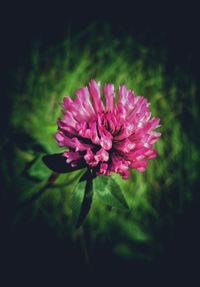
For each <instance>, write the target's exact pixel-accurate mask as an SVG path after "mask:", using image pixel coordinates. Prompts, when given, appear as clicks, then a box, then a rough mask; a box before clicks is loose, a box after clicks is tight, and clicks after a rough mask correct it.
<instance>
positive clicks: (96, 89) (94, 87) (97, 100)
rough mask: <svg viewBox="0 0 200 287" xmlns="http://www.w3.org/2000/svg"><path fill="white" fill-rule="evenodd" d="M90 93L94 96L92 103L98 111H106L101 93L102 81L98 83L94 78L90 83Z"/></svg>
mask: <svg viewBox="0 0 200 287" xmlns="http://www.w3.org/2000/svg"><path fill="white" fill-rule="evenodd" d="M89 88H90V95H91V98H92V104H93V107H94V110H95V112H96V113H101V112H103V111H104V105H103V102H102V100H101V94H100V83H99V84H97V83H96V82H95V81H94V80H91V81H90V83H89Z"/></svg>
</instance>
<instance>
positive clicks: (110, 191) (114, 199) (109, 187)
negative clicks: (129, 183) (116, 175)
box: [94, 175, 128, 209]
mask: <svg viewBox="0 0 200 287" xmlns="http://www.w3.org/2000/svg"><path fill="white" fill-rule="evenodd" d="M94 192H95V193H96V195H97V196H98V198H99V199H100V200H101V201H102V202H104V203H105V204H108V205H111V206H113V207H115V208H118V209H127V208H128V204H127V202H126V200H125V198H124V195H123V193H122V191H121V188H120V186H119V184H118V183H117V182H116V181H115V180H114V179H113V178H111V177H107V176H105V175H101V176H98V177H96V178H95V180H94Z"/></svg>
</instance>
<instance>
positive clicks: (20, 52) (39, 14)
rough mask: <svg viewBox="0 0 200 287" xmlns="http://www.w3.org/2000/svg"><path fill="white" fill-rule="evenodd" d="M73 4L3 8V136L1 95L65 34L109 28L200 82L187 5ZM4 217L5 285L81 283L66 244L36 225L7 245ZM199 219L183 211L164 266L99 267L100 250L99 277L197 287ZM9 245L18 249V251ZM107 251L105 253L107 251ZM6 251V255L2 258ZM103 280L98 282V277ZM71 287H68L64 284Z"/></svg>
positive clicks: (193, 11)
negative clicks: (38, 46)
mask: <svg viewBox="0 0 200 287" xmlns="http://www.w3.org/2000/svg"><path fill="white" fill-rule="evenodd" d="M72 2H73V1H70V2H67V1H66V3H65V5H63V6H61V5H60V4H59V3H54V4H50V3H48V4H47V3H46V4H44V3H43V4H41V3H40V4H36V3H33V2H32V3H31V2H27V3H26V4H25V3H23V4H19V3H15V4H14V3H8V4H7V5H4V7H3V9H1V13H2V17H1V21H2V23H1V29H2V32H1V50H2V51H1V72H2V75H1V80H2V84H1V89H2V96H3V101H2V99H1V113H0V119H1V135H3V132H4V130H5V129H6V127H7V118H8V117H9V105H10V102H9V97H6V92H5V91H6V90H7V89H8V88H9V85H11V83H12V77H11V74H12V71H14V69H15V68H16V66H17V65H19V64H21V63H23V61H25V59H26V56H28V54H29V52H30V49H31V48H32V45H33V43H34V42H35V41H40V42H41V43H42V45H43V47H44V48H45V47H48V46H49V45H54V44H55V45H56V43H58V42H59V41H60V40H61V39H63V37H64V35H65V33H66V32H67V30H68V28H69V27H70V29H71V30H72V31H74V33H79V32H81V31H83V30H84V29H85V28H86V27H87V26H88V25H90V24H91V23H92V22H95V23H96V24H97V33H98V29H101V26H102V25H105V23H108V24H110V25H111V28H112V31H113V33H114V34H116V35H118V36H119V37H120V36H121V35H124V34H126V33H128V34H130V35H132V36H133V37H134V38H135V39H137V40H138V41H139V42H141V43H144V44H145V45H148V46H149V47H152V49H155V50H158V51H159V49H161V48H162V47H165V48H166V49H167V51H168V55H167V57H168V68H169V70H170V69H172V70H173V68H174V66H175V65H179V66H180V67H181V69H183V70H185V71H186V72H187V73H188V74H190V75H192V76H193V77H194V79H196V80H197V81H198V80H199V64H200V61H199V59H200V57H199V50H200V49H199V48H200V45H199V41H198V40H199V24H200V23H199V22H200V21H199V18H198V9H197V7H196V6H194V5H193V4H192V3H191V2H190V3H187V4H184V3H182V2H181V3H180V4H178V3H177V4H174V3H173V4H169V3H168V2H167V1H166V3H165V2H163V3H160V4H159V5H158V4H154V5H153V4H152V3H149V4H148V5H147V4H145V3H141V4H138V3H137V4H136V3H134V2H133V3H132V4H130V3H127V2H125V1H119V2H118V3H110V4H109V5H108V3H109V2H108V1H107V3H106V2H97V1H96V2H94V1H93V2H92V3H87V4H86V3H83V2H84V1H83V2H82V3H78V2H76V1H74V2H73V3H72ZM2 210H3V209H2ZM3 216H5V214H4V213H3V214H2V216H1V221H2V227H1V231H0V234H1V235H0V236H1V239H2V238H3V239H2V243H1V252H2V254H3V256H2V257H1V258H3V260H1V261H2V264H3V265H4V267H5V269H3V270H5V271H3V274H4V275H6V276H5V277H6V281H7V283H8V282H9V280H10V279H12V277H13V278H15V280H16V282H18V281H21V280H23V281H26V282H27V284H28V285H27V286H29V282H31V281H35V282H37V281H38V280H39V278H42V279H43V282H44V283H47V282H48V281H49V282H51V280H53V279H52V278H54V279H55V282H58V281H60V280H62V279H64V280H68V279H69V278H70V279H71V277H73V274H74V273H75V271H76V272H77V273H78V274H80V275H77V276H75V277H74V278H77V277H78V276H80V277H81V278H84V275H83V273H84V272H83V271H85V270H83V269H82V262H81V261H80V262H77V261H75V259H74V260H73V254H74V253H73V252H77V251H76V250H67V249H66V244H65V243H64V242H63V244H60V245H59V246H58V245H57V244H58V242H56V241H55V242H54V238H53V235H52V234H49V231H48V230H45V229H44V226H42V224H41V223H39V222H38V225H37V227H30V226H26V227H25V228H26V230H29V229H30V230H29V237H28V238H26V240H27V241H26V242H27V244H24V240H22V237H23V230H22V231H20V234H15V235H14V236H15V237H14V238H12V240H10V238H9V236H7V235H4V236H2V234H3V233H4V232H5V229H6V227H5V226H6V224H5V222H6V220H5V218H3ZM198 219H199V209H198V205H197V206H196V207H195V206H194V207H193V208H192V209H190V210H188V211H186V213H185V216H184V218H181V221H180V222H177V229H176V230H175V231H174V237H173V238H172V239H171V241H170V242H169V246H168V249H166V255H165V256H164V257H163V258H158V262H155V264H154V265H152V267H151V268H149V267H148V268H147V267H145V266H126V265H123V264H122V263H121V262H120V263H119V262H109V260H108V262H105V261H104V258H101V257H100V254H101V250H99V255H98V258H101V260H100V261H99V262H97V263H96V264H97V265H98V266H99V270H101V269H102V266H103V265H105V266H106V267H107V268H104V269H105V270H107V271H105V272H106V273H108V274H112V270H115V271H113V272H116V270H117V272H116V274H117V273H118V274H119V277H121V278H125V277H126V275H128V276H130V274H133V275H134V276H133V278H132V279H131V280H132V283H134V280H137V279H138V278H141V282H143V281H147V282H149V280H151V281H152V282H154V283H157V282H158V283H159V284H160V286H163V285H164V283H165V282H168V283H170V282H174V280H175V278H179V280H180V278H182V279H183V281H184V280H186V279H187V280H189V281H188V282H190V280H195V278H197V277H198V276H197V275H198V267H199V264H198V259H199V253H200V252H199V239H200V238H199V235H198V226H199V224H198V223H199V221H198ZM191 222H192V223H193V224H192V225H191ZM40 225H41V226H40ZM23 228H24V227H23ZM34 228H35V230H34ZM194 229H195V231H194ZM186 230H187V232H186ZM38 231H39V232H41V237H40V240H39V239H38V237H37V236H35V233H37V232H38ZM191 231H192V232H191ZM194 232H195V233H194ZM190 233H192V234H193V238H191V237H190ZM4 234H6V233H4ZM26 234H27V233H26ZM33 240H34V241H36V244H35V245H36V246H37V248H36V249H35V250H31V251H30V249H29V246H30V244H31V241H33ZM37 240H38V242H37ZM20 241H22V242H23V244H22V246H21V249H20V250H18V249H17V248H16V246H19V244H20ZM14 242H16V246H15V244H14ZM48 244H49V245H51V246H55V249H54V250H52V253H51V255H49V254H48V248H47V246H48ZM187 245H188V246H192V249H191V248H190V249H187V248H184V250H185V254H184V255H183V254H182V253H181V250H183V249H182V248H181V246H182V247H183V246H184V247H187ZM107 248H108V253H109V246H108V247H107ZM4 250H10V251H9V253H6V254H4V253H5V252H3V251H4ZM66 254H67V256H69V257H70V259H71V266H68V265H66V260H65V257H66ZM75 258H77V255H76V256H75ZM183 259H184V260H183ZM52 260H53V262H54V263H53V266H52ZM22 262H23V263H22ZM50 262H51V263H50ZM67 262H68V260H67ZM196 262H197V263H196ZM191 263H192V264H191ZM190 267H191V268H190ZM191 269H192V270H191ZM132 272H133V273H132ZM100 273H101V271H100ZM143 274H145V276H143ZM95 276H96V278H98V276H99V274H95ZM102 276H103V275H102V274H101V275H100V277H102ZM195 276H196V277H195ZM134 278H135V279H134ZM99 280H100V279H99ZM2 286H4V285H2ZM59 286H61V285H59ZM65 286H67V285H65ZM69 286H71V285H70V284H69Z"/></svg>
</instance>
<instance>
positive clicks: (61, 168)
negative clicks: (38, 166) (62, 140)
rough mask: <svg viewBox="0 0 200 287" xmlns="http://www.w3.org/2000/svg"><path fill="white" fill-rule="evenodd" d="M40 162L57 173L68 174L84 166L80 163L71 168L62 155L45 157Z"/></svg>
mask: <svg viewBox="0 0 200 287" xmlns="http://www.w3.org/2000/svg"><path fill="white" fill-rule="evenodd" d="M42 160H43V162H44V164H45V165H46V166H47V167H48V168H50V169H51V170H52V171H54V172H57V173H68V172H72V171H75V170H78V169H81V168H84V167H85V166H86V164H85V163H80V164H78V165H77V166H75V167H72V166H71V164H69V163H67V162H66V157H64V156H63V154H62V153H56V154H48V155H45V156H43V158H42Z"/></svg>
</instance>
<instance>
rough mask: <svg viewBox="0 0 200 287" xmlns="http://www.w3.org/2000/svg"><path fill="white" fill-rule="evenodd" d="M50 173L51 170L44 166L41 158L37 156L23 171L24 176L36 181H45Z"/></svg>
mask: <svg viewBox="0 0 200 287" xmlns="http://www.w3.org/2000/svg"><path fill="white" fill-rule="evenodd" d="M51 173H52V172H51V170H50V169H49V168H48V167H46V166H45V165H44V163H43V161H42V156H39V157H37V158H36V159H35V160H34V161H32V162H31V163H30V164H29V165H28V168H27V169H26V170H25V175H27V176H28V177H31V178H34V179H37V180H43V179H46V178H48V177H49V176H50V174H51Z"/></svg>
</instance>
